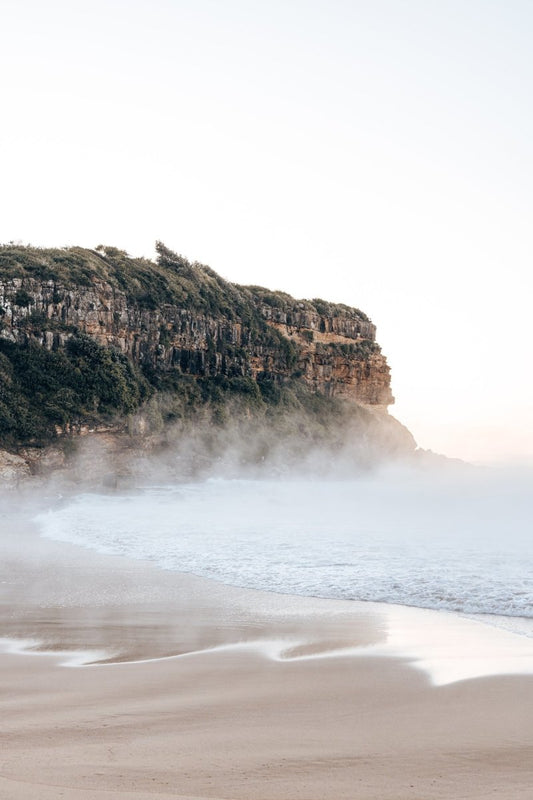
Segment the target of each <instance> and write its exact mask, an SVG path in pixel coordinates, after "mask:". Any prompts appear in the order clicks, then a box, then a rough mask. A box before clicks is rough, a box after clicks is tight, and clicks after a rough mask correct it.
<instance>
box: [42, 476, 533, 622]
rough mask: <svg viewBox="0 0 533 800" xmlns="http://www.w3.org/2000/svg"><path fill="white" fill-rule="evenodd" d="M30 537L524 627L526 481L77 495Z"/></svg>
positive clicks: (529, 557) (262, 586)
mask: <svg viewBox="0 0 533 800" xmlns="http://www.w3.org/2000/svg"><path fill="white" fill-rule="evenodd" d="M37 523H38V525H39V527H40V530H41V535H42V536H44V537H48V538H50V539H54V540H58V541H64V542H69V543H72V544H75V545H80V546H82V547H86V548H91V549H94V550H96V551H98V552H99V553H105V554H109V555H114V554H118V555H121V556H126V557H129V558H134V559H143V560H148V561H150V562H153V563H154V564H155V565H157V566H158V567H159V568H161V569H164V570H176V571H180V572H187V573H193V574H195V575H199V576H203V577H207V578H211V579H215V580H217V581H221V582H223V583H227V584H231V585H234V586H240V587H246V588H253V589H259V590H264V591H268V592H277V593H288V594H295V595H305V596H315V597H322V598H342V599H353V600H370V601H376V602H382V603H394V604H401V605H409V606H418V607H420V608H430V609H446V610H449V611H455V612H462V613H465V614H489V615H498V616H503V617H515V618H516V617H521V618H530V619H531V618H533V544H532V541H533V539H532V532H533V502H532V493H531V474H530V473H527V472H524V471H522V472H520V471H516V470H515V471H505V470H489V469H479V470H471V471H469V470H461V469H458V470H453V469H452V470H444V471H442V472H438V471H435V470H430V471H428V472H423V471H420V470H410V469H399V468H390V469H388V470H382V471H380V472H378V473H376V472H375V473H370V474H367V475H354V476H351V477H349V478H346V479H344V480H338V479H331V480H330V479H325V478H314V479H313V478H309V477H298V476H296V475H294V476H291V477H287V476H285V477H284V478H283V479H280V478H271V477H268V478H265V479H262V480H245V479H233V480H227V479H224V478H211V479H208V480H204V481H198V482H188V483H164V484H160V485H146V486H139V487H138V488H136V489H135V490H128V491H124V492H122V493H121V492H115V493H95V492H91V493H83V494H79V495H77V496H74V497H68V498H65V499H62V500H61V501H59V502H58V503H56V504H54V505H53V506H51V507H50V508H49V509H48V510H47V511H45V512H43V513H40V514H39V515H38V517H37Z"/></svg>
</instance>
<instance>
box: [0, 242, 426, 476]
mask: <svg viewBox="0 0 533 800" xmlns="http://www.w3.org/2000/svg"><path fill="white" fill-rule="evenodd" d="M156 249H157V252H158V258H157V260H156V261H148V260H146V259H134V258H131V257H130V256H128V255H127V254H126V253H124V252H123V251H120V250H117V249H116V248H109V247H99V248H97V249H96V250H86V249H82V248H68V249H63V250H57V249H56V250H40V249H36V248H29V247H19V246H0V450H1V449H2V448H3V449H4V451H5V450H9V451H11V452H10V453H5V452H4V455H3V458H4V462H5V463H4V462H2V461H1V459H0V478H1V476H2V474H6V475H8V476H9V475H14V476H15V477H16V476H19V477H24V476H25V475H26V474H27V472H28V469H29V470H31V472H32V474H35V473H39V472H41V473H42V474H46V473H47V472H49V471H50V470H56V469H61V468H67V469H68V470H69V471H71V470H72V463H73V462H72V460H70V456H69V453H70V452H71V450H72V447H74V448H75V447H77V445H76V444H75V441H78V442H79V441H80V440H81V439H84V440H87V439H89V438H91V437H90V436H88V434H91V435H92V434H97V435H98V437H99V441H100V443H101V444H102V443H103V442H104V441H105V442H106V451H107V452H108V453H112V460H113V462H114V463H115V465H116V464H117V463H118V461H117V459H118V460H120V459H122V455H121V454H125V455H124V459H125V462H128V461H131V453H132V448H133V449H134V450H135V453H136V454H137V455H138V454H139V453H143V452H144V451H145V450H146V449H147V448H148V449H150V448H152V450H153V448H154V447H156V448H159V449H161V447H162V446H166V444H165V442H166V443H167V444H168V443H169V442H170V441H171V440H172V442H173V445H172V446H173V447H174V446H175V444H176V435H178V438H179V437H181V440H183V437H184V436H187V435H189V433H190V430H189V429H190V426H191V425H192V426H194V425H195V424H196V422H195V420H196V421H197V422H198V423H199V428H198V429H197V432H199V437H200V438H202V437H203V436H204V434H205V435H206V436H207V438H209V437H210V441H209V442H207V443H205V446H206V448H207V450H210V452H211V456H212V455H213V453H214V452H216V453H218V455H217V456H216V458H217V459H220V458H222V457H223V452H224V446H225V445H224V443H225V442H226V438H225V437H227V429H226V427H225V426H227V424H228V420H229V421H230V422H231V423H232V424H234V425H237V426H239V424H240V423H243V425H244V427H243V428H242V426H241V428H242V430H244V428H246V426H248V427H247V428H246V433H245V435H244V436H241V439H243V440H246V441H249V447H248V450H249V452H248V451H247V455H246V458H245V462H246V463H256V462H257V461H259V462H261V463H265V461H264V460H265V458H266V457H267V456H266V455H265V454H267V453H268V452H272V451H273V450H276V451H278V452H283V453H284V455H283V458H282V462H283V463H287V459H288V458H292V457H293V456H294V455H295V454H296V455H297V454H301V455H302V456H304V455H305V453H307V455H306V456H305V457H308V456H309V454H310V453H311V452H313V448H315V449H316V448H318V449H322V450H324V448H325V450H324V452H325V451H326V450H327V451H328V452H329V453H330V457H331V458H333V459H334V460H335V459H337V460H338V454H339V452H340V451H341V450H343V449H344V448H345V444H346V442H347V441H348V440H349V442H350V448H351V450H350V452H351V453H352V454H353V455H354V457H355V456H356V457H357V459H358V462H359V463H365V462H366V461H368V460H369V459H370V460H371V459H372V458H373V457H374V455H376V454H377V457H381V456H384V457H388V455H390V454H393V453H407V452H412V450H413V449H414V446H415V445H414V441H413V439H412V437H411V435H410V434H409V432H408V431H406V430H405V428H403V426H401V425H400V424H399V423H398V422H396V420H394V419H393V418H392V417H390V416H389V415H388V414H387V406H388V405H389V404H390V403H392V402H394V399H393V397H392V394H391V390H390V372H389V367H388V365H387V362H386V360H385V357H384V356H383V355H382V353H381V350H380V348H379V345H378V344H377V343H376V329H375V326H374V325H373V324H372V322H371V321H370V320H369V319H368V317H367V316H366V315H365V314H364V313H363V312H362V311H360V310H359V309H356V308H350V307H348V306H344V305H341V304H332V303H328V302H326V301H323V300H318V299H315V300H295V299H294V298H293V297H290V296H289V295H287V294H285V293H283V292H272V291H270V290H268V289H265V288H263V287H259V286H237V285H235V284H231V283H228V282H227V281H225V280H224V279H222V278H221V277H220V276H219V275H217V274H216V273H215V272H213V270H211V269H210V268H209V267H206V266H204V265H202V264H197V263H192V264H191V263H190V262H189V261H187V260H186V259H184V258H183V257H182V256H179V255H177V254H175V253H172V252H171V251H169V250H168V249H167V248H166V247H164V245H162V244H160V243H158V245H157V246H156ZM337 399H341V400H344V401H349V402H347V403H338V402H336V400H337ZM239 420H240V422H239ZM243 421H244V422H243ZM211 423H212V424H211ZM177 428H179V430H178V433H177V434H176V430H177ZM242 430H241V433H240V434H239V435H241V434H242ZM260 430H261V431H262V433H260V432H259V431H260ZM213 431H215V432H216V435H215V434H213ZM221 431H222V433H221ZM213 436H215V438H217V437H218V439H217V441H219V444H218V445H217V446H216V447H215V449H214V450H213V447H214V445H213ZM169 437H170V438H169ZM221 437H222V438H221ZM193 438H194V437H193ZM197 438H198V437H197ZM230 439H231V437H230ZM191 441H192V439H191ZM288 442H289V443H290V447H288V446H287V443H288ZM217 448H218V450H217ZM328 448H329V450H328ZM136 457H137V456H136ZM202 457H203V456H202ZM101 461H102V459H101V458H100V456H97V457H96V459H93V461H91V466H90V468H89V472H90V473H91V474H95V473H96V472H98V469H99V468H98V464H99V463H100V462H101ZM125 462H123V463H125ZM76 463H79V460H78V461H77V462H76ZM243 463H244V462H243Z"/></svg>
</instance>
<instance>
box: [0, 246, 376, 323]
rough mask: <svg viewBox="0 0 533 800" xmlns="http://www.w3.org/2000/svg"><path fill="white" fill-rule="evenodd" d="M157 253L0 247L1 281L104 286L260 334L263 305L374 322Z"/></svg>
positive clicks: (145, 303)
mask: <svg viewBox="0 0 533 800" xmlns="http://www.w3.org/2000/svg"><path fill="white" fill-rule="evenodd" d="M156 251H157V260H156V261H155V262H154V261H151V260H149V259H146V258H133V257H131V256H129V255H128V254H127V253H126V252H125V251H124V250H119V249H118V248H116V247H107V246H104V245H100V246H99V247H97V248H96V249H94V250H89V249H86V248H83V247H68V248H55V249H54V248H46V249H45V248H38V247H29V246H28V247H26V246H23V245H16V244H6V245H0V280H2V279H3V280H12V279H13V278H21V279H24V278H33V279H36V280H40V281H53V282H54V283H57V284H60V285H61V286H64V287H67V288H75V287H79V286H85V287H89V286H92V285H94V284H95V283H96V282H105V283H108V284H110V285H111V286H113V287H115V288H117V289H120V290H121V291H123V292H124V293H125V294H126V296H127V298H128V300H129V301H130V302H131V303H136V304H138V305H139V306H141V307H144V308H148V309H155V308H158V307H161V306H163V305H165V304H168V305H175V306H179V307H180V308H187V309H189V310H191V311H196V312H200V313H204V314H210V315H212V316H224V317H226V318H227V319H230V320H243V321H247V322H251V321H254V322H256V323H257V325H258V327H259V329H261V330H262V329H263V328H264V327H265V325H264V321H263V318H262V317H261V315H260V313H259V312H258V304H260V303H264V304H265V305H269V306H271V307H273V308H277V309H280V310H282V311H285V312H287V311H293V310H296V309H297V310H307V311H312V312H315V313H318V314H324V315H327V316H332V317H335V316H339V315H342V316H348V317H350V318H352V319H360V320H362V321H365V322H368V321H369V320H368V317H367V316H366V314H364V313H363V312H362V311H359V309H356V308H350V307H349V306H345V305H343V304H340V303H339V304H335V303H328V302H326V301H324V300H295V299H294V298H293V297H291V296H290V295H288V294H286V293H285V292H273V291H272V290H270V289H264V288H263V287H261V286H237V285H236V284H233V283H230V282H229V281H226V280H224V278H222V277H221V276H220V275H218V274H217V273H216V272H215V271H214V270H212V269H211V268H210V267H208V266H205V265H204V264H200V263H198V262H196V261H195V262H190V261H188V260H187V259H186V258H185V257H184V256H181V255H178V254H177V253H174V252H172V250H169V249H168V248H167V247H165V245H164V244H162V242H157V243H156ZM20 292H21V295H17V297H16V298H15V303H17V304H18V305H22V306H26V305H28V304H29V302H30V300H31V298H30V297H29V296H28V295H27V292H25V291H24V290H23V289H22V290H20ZM21 297H22V298H23V299H22V300H21Z"/></svg>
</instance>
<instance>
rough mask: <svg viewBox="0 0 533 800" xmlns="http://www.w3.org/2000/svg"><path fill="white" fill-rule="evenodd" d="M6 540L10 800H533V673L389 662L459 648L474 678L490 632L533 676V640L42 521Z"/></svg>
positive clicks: (19, 522) (6, 786)
mask: <svg viewBox="0 0 533 800" xmlns="http://www.w3.org/2000/svg"><path fill="white" fill-rule="evenodd" d="M2 529H3V535H2V538H1V564H2V568H1V576H0V579H1V584H0V588H1V595H0V599H1V605H0V623H1V627H0V636H2V637H4V639H3V643H2V650H3V652H2V654H1V655H0V671H1V684H0V685H1V694H0V718H1V720H2V724H1V753H2V757H1V760H0V797H1V798H5V799H6V800H18V799H19V798H24V800H26V799H27V798H32V800H52V798H54V800H55V798H58V797H65V798H73V799H74V800H76V799H77V798H87V800H104V798H105V800H109V799H110V798H140V797H150V798H154V800H155V798H169V797H176V798H197V799H198V798H220V799H221V800H222V799H224V800H230V799H233V798H234V799H235V800H250V799H252V798H253V800H255V799H256V798H257V800H259V799H261V800H278V798H279V799H280V800H281V799H283V800H285V799H287V800H289V799H292V798H305V800H319V799H320V800H322V799H324V798H351V799H353V798H357V799H359V798H360V799H361V800H363V798H364V799H365V800H371V799H372V800H402V799H403V798H410V800H414V799H415V798H416V799H417V800H427V798H450V800H451V798H453V800H460V798H479V799H480V800H481V798H483V800H485V798H488V797H495V798H498V800H505V798H508V799H509V800H520V799H521V798H524V800H525V798H528V799H529V798H530V797H531V787H532V785H533V716H532V714H531V709H532V707H533V675H525V674H523V675H522V674H519V673H520V666H518V667H517V672H516V674H514V675H509V674H507V675H497V674H488V675H485V676H483V677H472V676H471V677H469V678H463V679H459V680H456V679H453V680H451V682H450V681H448V680H447V679H446V674H447V673H446V672H442V673H439V672H438V671H435V672H432V671H431V669H429V668H427V664H426V661H424V653H423V647H422V649H421V651H420V652H421V655H420V658H419V660H418V661H417V658H416V657H415V655H413V653H414V650H413V653H408V652H406V653H405V654H403V655H402V654H401V647H400V646H396V649H393V650H391V649H390V642H391V641H394V639H395V636H396V638H397V637H398V636H400V639H399V640H398V641H400V640H401V635H400V634H402V635H403V633H405V631H406V629H409V631H410V633H409V635H410V637H411V639H413V637H414V638H416V637H418V640H420V641H421V642H422V643H423V640H425V639H427V640H431V641H434V640H435V637H437V638H442V641H444V640H445V641H446V642H447V645H446V647H447V649H446V651H445V652H442V653H440V654H439V658H440V662H441V667H442V665H443V664H444V665H446V661H448V662H449V663H452V662H453V663H454V664H455V669H458V667H457V664H459V665H461V659H462V654H463V649H462V648H463V647H464V644H463V643H464V642H465V641H470V640H472V639H476V631H478V630H481V629H483V633H482V635H481V634H480V640H483V642H484V644H483V647H484V648H485V649H484V650H483V651H482V659H483V661H484V662H490V650H487V641H489V642H494V651H495V652H496V651H497V650H498V648H500V649H501V648H502V647H503V648H504V649H505V650H506V651H507V642H511V650H512V649H513V646H514V643H515V641H517V642H519V644H518V645H517V651H516V655H517V659H515V662H516V663H518V664H520V663H522V664H523V665H524V671H527V669H530V670H531V665H532V663H533V661H532V659H531V658H530V656H529V653H530V652H531V651H530V650H528V647H529V646H530V645H529V644H528V640H526V639H525V637H518V636H514V635H513V634H509V633H507V632H503V633H502V632H499V631H497V630H496V629H492V628H488V627H487V626H485V625H479V624H478V623H475V622H469V621H465V620H461V619H460V618H455V617H454V616H453V615H449V614H448V615H441V614H439V613H438V612H417V610H414V609H413V610H409V609H407V610H405V613H404V611H402V610H401V609H400V610H399V611H397V612H396V613H395V614H394V613H390V609H387V607H385V606H379V605H377V604H362V603H353V602H347V601H346V602H341V601H330V600H314V599H306V598H301V597H290V596H283V595H269V594H263V593H260V592H253V591H247V590H241V589H235V588H232V587H227V586H222V585H221V584H217V583H213V582H210V581H207V580H204V579H200V578H195V577H193V576H187V575H182V574H179V573H171V572H164V571H161V570H158V569H156V568H154V567H153V566H152V565H150V564H146V563H143V562H134V561H128V560H125V559H122V558H120V557H108V556H99V555H97V554H95V553H92V552H89V551H85V550H81V549H80V548H76V547H74V546H69V545H64V544H59V543H55V542H50V541H46V540H43V539H40V538H39V537H38V536H37V534H36V531H35V530H33V529H32V527H31V525H29V523H28V522H27V514H22V513H21V514H9V515H5V516H4V517H3V519H2ZM441 630H442V631H443V634H442V637H441V636H440V631H441ZM415 634H416V636H415ZM455 634H456V638H455V639H454V636H455ZM502 636H503V639H502ZM487 637H488V640H487ZM505 637H510V638H509V639H506V638H505ZM408 638H409V637H407V638H405V641H407V639H408ZM418 640H417V641H418ZM402 641H403V640H402ZM523 641H525V642H526V644H525V645H524V648H525V649H523V652H522V651H520V647H521V646H522V644H521V643H522V642H523ZM387 642H389V644H387ZM36 646H38V649H35V647H36ZM24 647H25V648H26V651H25V652H21V650H22V649H23V648H24ZM387 647H389V650H387ZM415 649H416V648H415ZM80 651H84V654H81V655H80ZM87 651H90V652H89V653H88V652H87ZM487 653H489V655H487ZM483 654H484V655H483ZM426 655H427V653H426ZM520 658H522V662H520ZM426 660H427V659H426ZM84 661H85V662H87V661H98V662H100V663H93V664H91V665H88V666H87V665H85V666H79V664H80V663H81V662H84ZM466 661H467V659H466V656H465V664H464V665H463V666H464V668H465V670H466V671H465V672H464V674H465V675H467V674H470V673H469V672H468V666H467V664H466ZM428 663H429V662H428ZM66 664H68V666H67V665H66ZM76 664H77V665H78V666H76ZM495 664H496V662H495ZM461 668H462V667H461ZM475 669H476V668H475V667H474V668H473V671H474V672H475ZM494 670H497V666H495V667H494ZM494 670H493V671H494ZM488 671H489V672H490V671H491V670H490V669H489V670H488ZM453 674H454V673H453V670H452V671H451V673H450V675H452V676H453ZM455 674H456V676H457V675H461V674H463V673H461V671H460V669H459V672H458V673H457V672H456V673H455ZM439 675H440V678H438V676H439ZM443 675H444V677H442V676H443ZM436 676H437V677H436ZM437 678H438V679H437Z"/></svg>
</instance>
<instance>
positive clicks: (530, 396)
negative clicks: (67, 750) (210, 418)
mask: <svg viewBox="0 0 533 800" xmlns="http://www.w3.org/2000/svg"><path fill="white" fill-rule="evenodd" d="M532 37H533V3H532V2H529V1H526V0H524V1H523V2H520V0H364V1H363V0H352V1H351V2H348V0H329V1H328V2H326V1H325V0H307V2H304V0H283V1H282V0H269V2H266V0H263V1H262V2H259V0H218V1H215V0H166V1H165V0H150V2H145V1H144V0H127V1H126V0H106V2H103V0H91V2H86V0H82V1H81V2H77V1H76V0H68V2H67V1H65V2H59V1H58V0H50V1H49V2H36V1H35V0H16V2H14V1H12V0H2V2H1V4H0V76H1V81H2V87H1V88H2V112H1V124H0V169H1V171H0V175H1V181H2V190H1V192H0V241H3V242H7V241H11V240H14V241H19V240H20V241H22V242H23V243H31V244H35V245H42V246H49V245H50V246H52V245H53V246H61V245H72V244H79V245H82V246H87V247H94V246H96V245H98V244H100V243H104V244H113V245H116V246H117V247H120V248H123V249H125V250H127V251H128V252H129V253H131V254H132V255H147V256H153V254H154V247H153V246H154V241H155V240H156V239H161V240H163V241H164V242H165V243H166V244H167V245H168V246H169V247H171V248H172V249H174V250H177V251H178V252H181V253H183V254H184V255H186V256H187V257H189V258H190V259H192V260H199V261H203V262H204V263H207V264H209V265H210V266H211V267H213V268H214V269H215V270H217V271H218V272H219V273H221V274H222V275H223V276H224V277H225V278H227V279H229V280H231V281H235V282H238V283H255V284H262V285H266V286H269V287H271V288H273V289H283V290H285V291H288V292H290V293H291V294H294V295H296V296H298V297H310V298H312V297H323V298H325V299H327V300H332V301H339V302H344V303H347V304H350V305H355V306H358V307H359V308H361V309H363V310H364V311H365V312H367V313H368V314H369V315H370V316H371V318H372V319H373V321H374V322H375V323H376V325H377V327H378V341H379V342H380V344H381V345H382V347H383V351H384V353H385V354H386V355H387V357H388V360H389V363H390V365H391V368H392V382H393V392H394V394H395V396H396V398H397V403H396V405H395V406H393V407H392V408H391V412H392V413H393V414H394V415H395V416H397V417H398V418H399V419H400V420H401V421H402V422H404V423H405V424H406V425H407V426H408V427H409V428H410V430H411V431H412V432H413V434H414V435H415V438H416V439H417V441H418V443H419V444H420V445H421V446H422V447H424V448H431V449H432V450H434V451H437V452H441V453H445V454H446V455H450V456H457V457H461V458H466V459H470V460H476V461H491V460H501V459H514V460H516V459H519V460H520V459H521V460H532V459H533V378H532V369H531V367H532V357H531V345H532V335H531V319H532V314H531V307H532V305H533V278H532V269H531V263H532V259H531V256H532V237H531V220H532V188H531V187H532V186H533V170H532V152H533V145H532V142H533V130H532V128H533V111H532V105H531V95H532V77H533V60H532V56H531V41H532Z"/></svg>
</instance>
